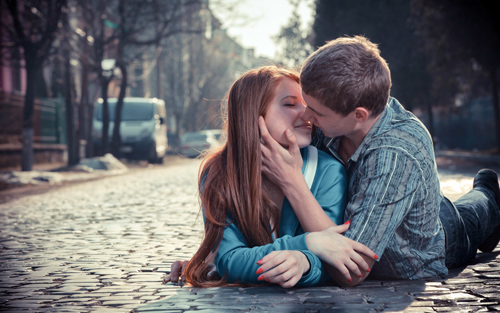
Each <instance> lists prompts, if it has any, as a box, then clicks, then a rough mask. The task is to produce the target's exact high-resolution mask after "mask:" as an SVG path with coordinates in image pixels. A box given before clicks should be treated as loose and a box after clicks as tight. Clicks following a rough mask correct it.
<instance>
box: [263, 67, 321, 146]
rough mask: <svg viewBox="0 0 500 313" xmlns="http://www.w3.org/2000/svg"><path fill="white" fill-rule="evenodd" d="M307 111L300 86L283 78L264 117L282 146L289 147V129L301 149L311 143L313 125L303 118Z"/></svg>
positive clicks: (268, 127)
mask: <svg viewBox="0 0 500 313" xmlns="http://www.w3.org/2000/svg"><path fill="white" fill-rule="evenodd" d="M305 109H306V104H305V102H304V99H303V98H302V92H301V88H300V85H299V84H298V83H297V82H296V81H294V80H292V79H290V78H287V77H285V78H283V79H282V80H281V82H280V83H279V84H278V86H277V87H276V92H275V96H274V98H273V99H272V100H271V103H270V105H269V108H268V109H267V112H266V115H265V116H264V121H265V122H266V126H267V129H268V130H269V133H270V134H271V136H272V137H273V138H274V139H275V140H276V141H277V142H279V143H280V144H281V145H282V146H284V147H288V140H287V139H286V136H285V130H286V129H287V128H289V129H290V130H291V131H292V132H293V133H294V135H295V137H296V138H297V144H298V145H299V147H300V148H303V147H305V146H307V145H309V144H310V143H311V130H312V124H311V123H310V122H309V121H305V120H303V119H302V118H301V116H302V113H304V111H305Z"/></svg>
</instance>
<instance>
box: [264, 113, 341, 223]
mask: <svg viewBox="0 0 500 313" xmlns="http://www.w3.org/2000/svg"><path fill="white" fill-rule="evenodd" d="M259 127H260V133H261V136H262V139H263V140H264V142H265V144H261V149H262V169H263V172H264V174H265V175H266V176H267V177H268V178H269V179H271V181H273V182H274V183H275V184H277V185H278V186H279V187H280V188H281V189H282V190H283V193H284V194H285V197H286V198H287V199H288V201H289V202H290V204H291V205H292V207H293V210H294V212H295V214H296V215H297V218H298V219H299V222H300V225H301V226H302V228H303V229H304V231H306V232H312V231H321V230H324V229H326V228H328V227H330V226H335V225H336V224H335V222H334V221H332V219H331V218H330V217H329V216H328V215H327V213H326V212H325V210H324V209H323V208H322V207H321V205H320V204H319V203H318V201H317V200H316V197H315V196H314V195H313V194H312V193H311V191H310V190H309V187H308V186H307V183H306V181H305V179H304V175H303V174H302V164H303V162H302V156H301V155H300V150H299V147H298V145H297V142H296V138H295V136H294V135H293V133H292V132H290V131H289V130H287V131H286V132H285V135H286V137H287V139H288V141H289V148H288V150H285V149H284V148H283V147H281V145H280V144H279V143H278V142H277V141H276V140H274V139H273V137H272V136H271V135H270V134H269V132H268V130H267V127H266V125H265V123H264V121H263V119H259ZM339 166H341V165H340V164H339ZM339 177H340V178H342V177H343V178H344V180H343V181H342V182H339V183H337V182H335V181H333V180H338V179H339ZM330 179H331V180H332V181H329V182H328V181H325V182H324V183H326V184H327V185H328V186H333V187H334V188H337V190H332V196H335V197H338V198H340V199H345V198H344V197H345V191H346V183H347V182H346V180H345V170H344V174H343V175H342V176H338V175H333V176H331V177H330ZM315 180H316V178H315ZM342 205H344V206H345V203H343V204H342ZM342 209H343V208H342Z"/></svg>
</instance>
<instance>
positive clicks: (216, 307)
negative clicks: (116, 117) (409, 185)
mask: <svg viewBox="0 0 500 313" xmlns="http://www.w3.org/2000/svg"><path fill="white" fill-rule="evenodd" d="M198 166H199V161H197V160H189V159H186V160H184V161H182V162H180V163H178V164H177V165H176V166H157V167H154V168H153V169H144V170H139V171H133V172H131V173H129V174H125V175H121V176H115V177H108V178H104V179H101V180H97V181H91V182H86V183H80V184H73V185H69V186H64V187H60V188H54V189H51V190H50V191H47V192H45V193H43V194H34V195H29V196H25V197H21V198H17V199H14V200H11V201H8V202H6V203H2V204H0V260H1V261H0V262H1V263H0V311H10V312H23V311H33V312H179V313H181V312H183V313H185V312H194V311H196V312H248V311H253V312H273V313H279V312H349V313H354V312H381V311H386V312H397V311H404V312H476V311H478V312H479V311H498V310H500V291H499V288H500V265H499V260H500V249H499V248H497V249H496V250H495V251H494V252H492V253H482V254H479V255H478V258H477V259H476V261H475V262H474V263H473V264H470V265H469V266H467V267H465V268H462V269H459V270H455V271H452V272H451V273H450V275H449V276H448V277H446V279H430V280H418V281H375V280H368V281H365V282H363V283H362V284H361V285H359V286H358V287H355V288H350V289H349V288H348V289H344V288H338V287H316V288H293V289H283V288H281V287H259V288H256V287H252V288H212V289H197V288H189V287H182V288H181V287H180V286H177V285H176V284H172V283H169V284H166V285H162V284H161V283H160V282H161V278H162V275H164V273H165V272H167V271H168V270H169V269H170V265H171V263H172V262H173V261H175V260H177V259H186V258H189V257H190V256H191V255H192V254H193V253H194V251H195V250H196V248H197V246H198V244H199V242H200V239H201V218H200V217H199V216H198V212H199V205H198V199H197V195H196V177H197V170H198ZM441 181H442V184H443V188H444V191H445V193H446V194H448V195H450V196H451V197H452V198H456V197H458V195H460V194H462V193H463V192H464V191H466V190H468V189H469V188H470V186H471V185H472V177H471V176H467V175H462V174H460V173H457V172H456V171H444V172H443V174H442V175H441ZM499 247H500V246H499Z"/></svg>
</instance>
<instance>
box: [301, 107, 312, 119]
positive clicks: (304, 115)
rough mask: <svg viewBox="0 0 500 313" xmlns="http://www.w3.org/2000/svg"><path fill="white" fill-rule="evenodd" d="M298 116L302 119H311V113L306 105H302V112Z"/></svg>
mask: <svg viewBox="0 0 500 313" xmlns="http://www.w3.org/2000/svg"><path fill="white" fill-rule="evenodd" d="M300 117H301V118H302V119H303V120H304V121H311V119H312V115H311V113H310V110H308V108H307V106H304V111H303V112H302V114H301V115H300Z"/></svg>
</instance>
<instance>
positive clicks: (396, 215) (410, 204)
mask: <svg viewBox="0 0 500 313" xmlns="http://www.w3.org/2000/svg"><path fill="white" fill-rule="evenodd" d="M339 139H340V137H337V138H328V137H326V136H325V135H324V134H322V133H321V131H318V132H317V135H316V136H315V140H314V143H315V145H316V146H317V147H318V148H319V149H321V150H324V151H327V152H329V153H330V154H332V155H333V156H334V157H336V158H337V159H339V160H340V161H342V160H341V159H340V157H339V156H338V153H337V150H338V145H339ZM347 173H348V178H349V187H348V204H347V207H346V210H345V220H346V221H347V220H350V221H351V226H350V228H349V230H348V231H347V232H346V233H345V236H346V237H349V238H351V239H353V240H355V241H358V242H361V243H363V244H365V245H366V246H367V247H369V248H370V249H372V250H373V251H374V252H375V253H376V254H377V255H378V256H379V261H378V263H376V264H375V265H374V267H373V269H372V271H371V274H370V276H372V277H374V278H386V279H419V278H423V277H436V276H445V275H446V274H447V273H448V269H447V268H446V266H445V235H444V231H443V228H442V226H441V222H440V220H439V208H440V203H441V201H442V199H443V196H442V194H441V191H440V187H439V180H438V175H437V167H436V162H435V157H434V149H433V145H432V140H431V138H430V135H429V132H428V131H427V129H426V128H425V126H424V125H423V124H422V123H421V122H420V121H419V120H418V119H417V118H416V117H415V116H414V115H413V114H412V113H411V112H409V111H406V110H405V109H404V108H403V106H402V105H401V104H400V103H399V102H398V101H397V100H396V99H394V98H390V99H389V102H388V104H387V107H386V109H385V110H384V112H383V113H382V114H381V116H380V117H379V119H378V121H377V122H376V123H375V125H374V126H373V127H372V128H371V130H370V131H369V132H368V134H367V135H366V137H365V138H364V140H363V142H362V143H361V145H360V146H359V147H358V148H357V150H356V151H355V152H354V154H353V155H352V156H351V157H350V159H349V161H348V164H347Z"/></svg>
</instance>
